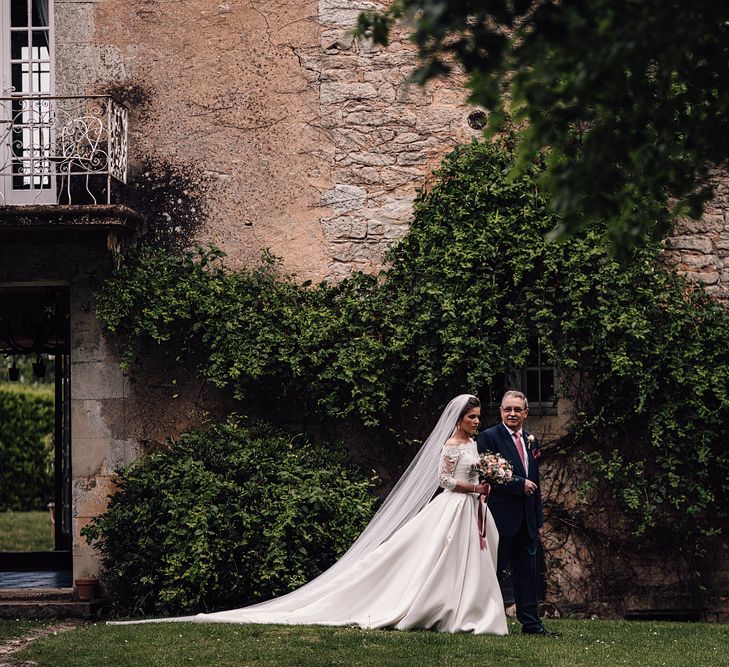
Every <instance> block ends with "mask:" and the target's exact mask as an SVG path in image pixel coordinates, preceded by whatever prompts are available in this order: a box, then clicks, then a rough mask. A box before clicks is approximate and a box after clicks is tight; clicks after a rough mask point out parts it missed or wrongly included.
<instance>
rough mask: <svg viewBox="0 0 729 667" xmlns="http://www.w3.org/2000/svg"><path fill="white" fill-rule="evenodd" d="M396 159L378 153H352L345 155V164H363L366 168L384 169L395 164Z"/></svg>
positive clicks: (392, 156)
mask: <svg viewBox="0 0 729 667" xmlns="http://www.w3.org/2000/svg"><path fill="white" fill-rule="evenodd" d="M396 160H397V158H396V157H395V156H394V155H388V154H387V153H382V152H379V151H373V152H371V153H370V152H365V151H360V152H352V153H347V159H346V162H347V163H349V164H352V163H354V164H363V165H365V166H368V167H377V166H380V167H384V166H387V165H391V164H395V162H396Z"/></svg>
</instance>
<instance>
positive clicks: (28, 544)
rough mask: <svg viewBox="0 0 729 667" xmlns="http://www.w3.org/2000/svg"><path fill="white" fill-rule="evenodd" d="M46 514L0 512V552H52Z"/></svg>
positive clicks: (48, 519)
mask: <svg viewBox="0 0 729 667" xmlns="http://www.w3.org/2000/svg"><path fill="white" fill-rule="evenodd" d="M52 550H53V536H52V535H51V518H50V515H49V514H48V512H0V551H52Z"/></svg>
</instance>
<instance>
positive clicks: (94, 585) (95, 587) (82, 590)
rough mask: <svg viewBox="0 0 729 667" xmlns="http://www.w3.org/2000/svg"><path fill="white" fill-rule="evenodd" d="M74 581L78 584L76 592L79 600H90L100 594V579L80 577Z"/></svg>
mask: <svg viewBox="0 0 729 667" xmlns="http://www.w3.org/2000/svg"><path fill="white" fill-rule="evenodd" d="M73 583H74V584H76V593H77V594H78V599H79V600H84V601H85V602H88V601H89V600H93V599H94V598H96V597H97V596H98V592H99V580H98V579H96V578H95V577H80V578H79V579H76V580H75V581H74V582H73Z"/></svg>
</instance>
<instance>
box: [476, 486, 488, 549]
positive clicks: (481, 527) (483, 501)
mask: <svg viewBox="0 0 729 667" xmlns="http://www.w3.org/2000/svg"><path fill="white" fill-rule="evenodd" d="M490 494H491V485H490V484H487V485H486V493H482V494H480V495H479V496H478V513H477V516H476V529H477V530H478V542H479V544H480V545H481V551H483V550H484V549H488V548H489V547H488V542H487V541H486V522H487V521H488V518H489V514H488V511H487V507H486V506H487V504H488V502H489V495H490Z"/></svg>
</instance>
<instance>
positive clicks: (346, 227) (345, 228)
mask: <svg viewBox="0 0 729 667" xmlns="http://www.w3.org/2000/svg"><path fill="white" fill-rule="evenodd" d="M321 228H322V231H323V232H324V236H325V237H326V238H327V239H328V240H344V239H363V238H365V237H366V236H367V224H366V223H365V222H364V221H362V220H355V219H354V218H350V217H342V218H333V219H331V220H322V221H321Z"/></svg>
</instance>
